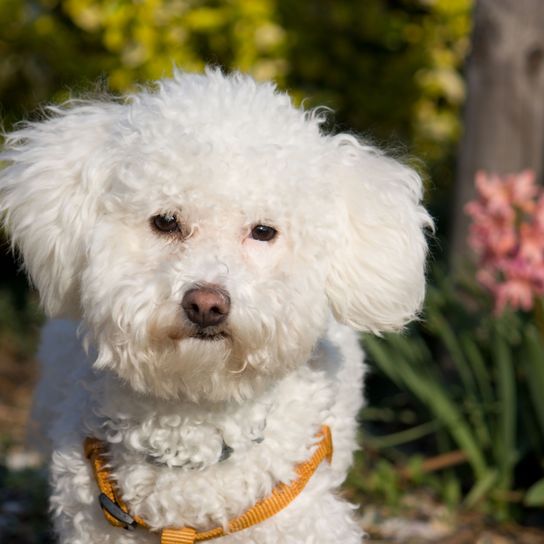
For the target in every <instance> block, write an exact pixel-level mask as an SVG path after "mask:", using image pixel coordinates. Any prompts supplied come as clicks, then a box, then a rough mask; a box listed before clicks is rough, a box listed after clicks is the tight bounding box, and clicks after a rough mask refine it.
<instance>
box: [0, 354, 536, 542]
mask: <svg viewBox="0 0 544 544" xmlns="http://www.w3.org/2000/svg"><path fill="white" fill-rule="evenodd" d="M36 374H37V364H36V361H35V360H34V359H28V358H27V359H25V358H21V357H20V356H17V353H16V350H15V349H11V348H10V347H9V345H4V346H2V349H1V350H0V542H2V543H5V544H10V543H11V542H17V543H18V544H38V543H39V544H46V543H51V544H52V543H53V537H52V536H51V529H50V526H49V524H48V520H47V514H46V495H47V485H46V473H45V470H44V469H43V468H41V467H40V466H39V464H38V460H37V458H36V457H35V456H32V455H29V454H28V450H27V448H26V446H25V435H26V426H27V420H28V415H29V411H30V407H31V402H32V401H31V398H32V389H33V384H34V382H35V379H36ZM25 467H26V468H25ZM347 494H349V490H348V491H347ZM403 502H404V503H405V507H404V508H403V509H402V513H401V514H399V513H398V512H393V511H391V510H390V509H388V508H387V507H380V506H376V505H373V504H365V505H364V506H363V507H362V508H361V514H360V517H361V524H362V526H363V527H364V529H365V530H366V531H367V533H368V539H366V540H365V542H368V543H369V544H378V543H391V542H395V543H401V544H425V543H440V544H543V543H544V531H540V530H537V529H534V528H527V527H520V526H517V525H513V524H510V525H501V526H497V525H496V524H493V523H492V522H491V521H490V520H488V519H486V518H485V517H484V516H482V515H478V514H475V513H470V512H469V513H462V512H451V511H449V510H448V509H447V508H446V507H445V506H443V505H441V504H437V503H436V502H433V500H432V499H431V498H430V497H429V495H428V494H427V493H426V492H425V491H424V490H421V491H417V490H416V491H415V492H414V493H413V494H411V495H409V496H407V497H406V500H405V501H403Z"/></svg>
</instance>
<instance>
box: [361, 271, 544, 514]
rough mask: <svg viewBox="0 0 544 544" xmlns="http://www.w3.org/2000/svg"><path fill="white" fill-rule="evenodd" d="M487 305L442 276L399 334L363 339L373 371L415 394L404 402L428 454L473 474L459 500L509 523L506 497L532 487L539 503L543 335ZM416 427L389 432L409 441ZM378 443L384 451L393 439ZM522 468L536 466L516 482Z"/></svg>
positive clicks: (523, 319)
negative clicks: (454, 455)
mask: <svg viewBox="0 0 544 544" xmlns="http://www.w3.org/2000/svg"><path fill="white" fill-rule="evenodd" d="M437 277H438V276H437ZM489 307H490V305H489V303H488V301H486V300H485V299H484V298H482V296H481V295H479V293H478V291H477V290H472V291H470V290H464V291H463V290H461V291H460V290H459V288H458V286H453V285H452V284H451V283H450V282H449V281H448V280H447V279H443V278H442V279H438V280H437V281H436V282H435V285H434V286H433V287H431V289H430V292H429V295H428V299H427V303H426V308H425V312H424V315H425V321H424V322H422V323H421V324H420V325H419V326H415V327H412V329H411V330H410V332H409V333H408V334H406V335H404V336H400V335H387V336H385V337H384V338H383V339H376V338H374V337H370V336H368V337H366V338H365V340H364V345H365V347H366V349H367V350H368V353H369V354H370V357H371V359H372V361H373V364H374V365H375V368H376V370H377V371H379V372H381V373H383V374H384V375H385V376H387V377H388V378H389V379H390V380H392V381H393V382H394V383H395V384H396V385H397V386H398V387H399V389H401V390H407V391H409V392H410V393H411V395H412V399H413V400H412V401H410V402H408V403H409V404H411V405H412V407H413V409H414V410H415V411H416V413H417V414H418V419H417V420H418V421H420V422H421V423H422V424H423V425H426V426H427V430H430V431H431V433H432V434H430V435H429V436H430V437H432V438H433V440H429V436H428V437H427V448H428V449H429V451H430V452H432V451H434V452H435V453H436V454H438V453H445V452H448V451H453V450H461V451H462V452H463V453H464V455H465V457H466V461H467V464H468V468H469V469H470V470H469V471H467V470H466V468H467V467H466V466H463V467H460V468H458V469H457V472H456V474H457V476H458V477H460V478H461V482H462V483H463V486H464V491H465V498H464V504H465V505H466V506H467V507H473V506H476V505H479V506H481V507H483V508H484V509H487V510H488V511H489V512H490V513H492V514H493V515H495V516H497V517H502V518H508V517H510V516H512V515H513V514H514V510H513V509H512V507H511V501H512V500H518V498H519V497H521V496H523V493H524V492H525V491H526V490H527V488H528V487H529V486H531V485H533V484H534V485H533V487H531V490H530V492H529V493H527V495H526V502H527V504H536V503H537V502H538V501H540V500H542V499H541V495H542V484H537V483H536V482H537V480H539V479H540V478H541V477H542V467H543V466H544V427H543V426H542V422H543V418H544V405H543V403H542V385H543V384H544V338H543V334H542V333H543V331H539V330H538V329H537V328H536V326H535V325H534V324H533V323H531V322H530V320H529V319H527V316H523V315H518V314H513V313H510V314H505V315H503V316H501V317H500V318H496V317H493V316H492V315H491V313H490V311H489ZM433 424H434V425H435V427H434V428H433V427H432V426H431V425H433ZM419 429H421V425H419V426H415V427H413V428H412V429H408V430H403V431H401V432H397V433H395V435H394V436H398V435H399V434H402V433H404V434H406V438H407V439H408V440H413V439H415V438H418V437H419V434H418V433H416V434H415V435H414V436H410V431H411V430H419ZM380 440H381V442H382V444H383V443H385V444H386V446H387V445H388V444H387V442H388V441H390V437H387V436H386V437H381V438H380ZM433 442H434V444H433ZM374 443H376V442H374ZM378 444H379V441H378ZM371 445H372V440H371ZM390 445H391V444H389V446H390ZM399 445H400V443H396V446H397V447H398V446H399ZM521 463H525V464H528V465H532V466H535V467H539V468H538V469H537V470H535V471H534V473H533V474H532V475H531V476H530V477H528V476H527V474H524V475H523V479H521V480H520V479H519V478H517V473H516V468H518V467H519V466H521ZM526 466H527V465H526ZM450 470H452V469H450ZM543 502H544V501H543Z"/></svg>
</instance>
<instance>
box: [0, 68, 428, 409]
mask: <svg viewBox="0 0 544 544" xmlns="http://www.w3.org/2000/svg"><path fill="white" fill-rule="evenodd" d="M57 114H58V115H57V116H56V117H54V118H52V119H49V120H47V121H45V122H43V123H38V124H33V125H29V126H28V127H26V128H24V129H22V130H20V131H19V132H16V133H14V134H13V135H11V136H9V137H8V145H7V147H6V151H5V152H4V155H3V158H4V159H5V160H7V161H8V162H10V163H11V164H10V165H9V166H8V167H7V168H6V169H4V171H3V172H2V174H0V176H1V178H0V190H1V191H2V205H1V208H2V209H3V210H4V212H5V218H6V225H7V227H8V230H9V231H10V232H11V234H12V237H13V239H14V242H15V243H16V244H17V245H18V247H19V248H20V250H21V252H22V254H23V258H24V261H25V264H26V266H27V268H28V270H29V273H30V275H31V277H32V279H33V281H34V283H35V284H36V285H37V287H38V289H39V291H40V294H41V297H42V300H43V303H44V306H45V308H46V310H47V311H48V312H49V314H51V315H63V314H67V315H72V316H75V317H78V318H82V319H83V321H84V324H85V327H86V329H87V330H88V334H89V337H90V338H91V339H92V341H93V343H94V345H95V346H96V350H97V353H98V356H97V359H96V362H95V365H96V366H97V367H98V368H108V369H110V370H112V371H114V372H115V373H117V374H118V375H119V376H120V377H121V378H122V379H124V380H125V381H127V382H128V383H130V384H131V385H132V386H133V387H134V388H135V389H137V390H139V391H143V392H147V393H150V394H154V395H158V396H162V397H177V396H186V397H189V398H192V399H194V400H202V399H208V400H223V399H233V398H245V397H248V396H250V395H251V394H252V393H253V392H254V391H255V390H256V389H258V388H259V387H260V386H261V385H263V384H266V383H269V382H270V381H271V380H273V379H277V378H278V377H280V376H281V375H284V374H285V373H287V372H289V371H290V370H292V369H293V368H295V367H296V366H297V365H300V364H303V363H304V362H305V361H307V360H308V358H309V357H310V356H311V353H312V350H313V349H314V348H315V346H316V343H317V341H318V339H319V337H320V336H322V334H323V332H324V330H325V328H326V326H327V322H328V319H330V316H331V313H332V314H333V315H334V316H335V317H336V318H337V319H339V320H340V321H343V322H345V323H348V324H350V325H352V326H354V327H356V328H358V329H361V330H365V329H366V330H373V331H378V330H387V329H394V328H398V327H400V326H402V324H403V323H404V322H405V321H406V320H408V319H409V318H410V317H412V316H413V315H414V313H415V312H416V311H417V309H418V307H419V305H420V303H421V300H422V297H423V285H424V270H423V269H424V257H425V247H426V246H425V240H424V236H423V233H422V228H423V227H424V225H425V224H427V223H428V222H429V218H428V216H427V214H426V213H425V211H424V210H423V208H422V207H421V206H420V202H419V201H420V197H421V183H420V180H419V178H418V177H417V175H415V174H414V173H413V172H412V171H411V170H410V169H408V168H406V167H404V166H402V165H400V164H399V163H397V162H395V161H393V160H391V159H388V158H386V157H384V156H383V155H381V154H380V153H378V152H377V151H375V150H374V149H372V148H369V147H367V146H364V145H361V144H360V143H358V142H357V141H356V140H355V139H354V138H353V137H351V136H347V135H337V136H326V135H323V134H321V133H320V130H319V124H320V119H319V116H316V115H311V114H307V113H304V112H303V111H301V110H298V109H295V108H293V107H292V105H291V103H290V101H289V99H288V98H287V97H286V96H285V95H281V94H279V93H277V92H275V90H274V88H273V87H272V86H271V85H256V84H255V83H254V82H253V81H252V80H251V79H249V78H243V77H239V76H236V77H225V76H223V75H221V74H220V73H219V72H208V73H207V75H205V76H187V75H181V76H177V77H176V79H175V80H172V81H168V82H163V83H162V84H161V85H160V87H159V89H158V90H157V91H156V92H154V93H142V94H141V95H139V96H137V97H134V98H133V99H132V101H131V102H129V103H127V104H115V103H98V102H95V103H82V104H75V105H73V106H72V107H70V108H69V109H66V110H63V111H58V112H57Z"/></svg>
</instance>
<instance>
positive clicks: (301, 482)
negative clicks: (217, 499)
mask: <svg viewBox="0 0 544 544" xmlns="http://www.w3.org/2000/svg"><path fill="white" fill-rule="evenodd" d="M317 438H318V439H319V442H318V443H317V447H316V448H315V451H314V453H313V454H312V456H311V457H310V459H308V460H307V461H304V462H303V463H300V464H299V465H297V466H296V468H295V470H296V473H297V477H296V479H295V480H293V481H292V482H291V483H290V484H284V483H279V484H278V485H276V487H275V488H274V489H273V490H272V493H271V494H270V495H269V496H268V497H266V498H264V499H261V500H260V501H257V502H256V503H255V505H254V506H252V507H251V508H250V509H249V510H247V511H246V512H244V513H243V514H242V515H240V516H238V517H236V518H234V519H231V520H230V521H229V522H228V524H227V528H226V529H223V528H222V527H216V528H215V529H211V530H209V531H202V532H199V531H196V530H195V529H193V528H192V527H182V528H166V529H162V531H161V544H193V543H194V542H201V541H204V540H211V539H213V538H218V537H221V536H225V535H227V534H230V533H235V532H237V531H242V530H243V529H247V528H248V527H251V526H253V525H256V524H257V523H260V522H262V521H264V520H265V519H268V518H270V517H272V516H273V515H275V514H277V513H278V512H279V511H280V510H283V509H284V508H285V507H286V506H287V505H288V504H289V503H290V502H291V501H292V500H293V499H294V498H295V497H296V496H297V495H298V494H299V493H300V492H301V491H302V490H303V489H304V487H305V486H306V484H307V483H308V481H309V480H310V478H311V477H312V476H313V474H314V472H315V471H316V470H317V467H319V465H320V464H321V462H322V461H323V460H324V459H327V460H328V462H329V463H330V462H331V461H332V453H333V447H332V437H331V431H330V429H329V427H328V426H326V425H323V427H322V428H321V430H320V431H319V433H318V434H317ZM84 448H85V456H86V457H87V458H88V459H89V461H90V463H91V466H92V469H93V472H94V477H95V480H96V483H97V485H98V488H99V489H100V495H99V497H98V500H99V503H100V506H101V507H102V511H103V513H104V516H105V518H106V519H107V520H108V522H109V523H111V525H113V526H115V527H122V528H124V529H129V530H132V529H135V528H136V527H138V526H140V527H143V528H145V529H148V530H150V527H149V525H147V523H146V522H145V521H144V520H143V519H142V518H140V517H139V516H134V515H131V514H130V513H129V511H128V508H127V507H126V505H125V504H124V502H123V501H122V500H121V498H120V497H119V494H118V493H117V490H116V486H115V485H114V483H113V481H112V477H111V474H110V471H109V469H108V466H107V453H108V450H107V447H106V445H105V444H104V442H102V441H100V440H98V439H96V438H86V439H85V443H84Z"/></svg>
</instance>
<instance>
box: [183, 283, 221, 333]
mask: <svg viewBox="0 0 544 544" xmlns="http://www.w3.org/2000/svg"><path fill="white" fill-rule="evenodd" d="M181 306H182V308H183V310H184V311H185V314H186V315H187V317H188V318H189V319H190V320H191V321H192V322H193V323H195V324H196V325H198V326H199V327H201V328H204V327H213V326H214V325H219V324H220V323H222V322H223V321H225V319H226V318H227V315H229V310H230V298H229V295H228V294H227V293H226V291H224V290H223V289H220V288H219V287H214V286H206V287H205V286H202V287H195V288H194V289H189V290H188V291H187V292H186V293H185V295H184V297H183V300H182V301H181Z"/></svg>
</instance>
